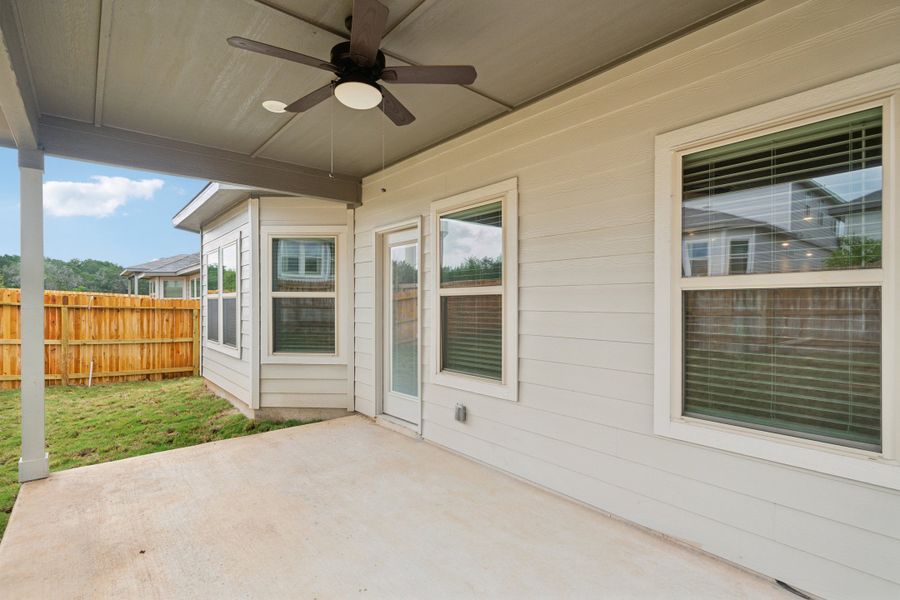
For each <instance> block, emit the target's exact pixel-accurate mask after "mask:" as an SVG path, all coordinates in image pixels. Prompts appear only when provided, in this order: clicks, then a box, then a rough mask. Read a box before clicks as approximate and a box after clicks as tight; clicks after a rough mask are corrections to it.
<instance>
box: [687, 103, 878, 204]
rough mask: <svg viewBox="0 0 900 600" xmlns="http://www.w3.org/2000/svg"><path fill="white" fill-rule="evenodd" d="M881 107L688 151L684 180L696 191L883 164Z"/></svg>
mask: <svg viewBox="0 0 900 600" xmlns="http://www.w3.org/2000/svg"><path fill="white" fill-rule="evenodd" d="M881 142H882V140H881V108H872V109H869V110H865V111H861V112H857V113H852V114H849V115H844V116H841V117H836V118H833V119H826V120H824V121H819V122H817V123H812V124H810V125H805V126H802V127H795V128H793V129H788V130H786V131H779V132H776V133H772V134H769V135H764V136H760V137H756V138H753V139H750V140H746V141H743V142H736V143H734V144H727V145H725V146H720V147H718V148H713V149H710V150H704V151H702V152H695V153H693V154H688V155H686V156H685V157H684V158H683V160H682V165H683V168H684V172H683V176H682V185H683V186H684V189H683V191H684V194H685V197H687V196H688V195H689V194H694V193H704V194H705V193H708V192H710V191H712V190H717V189H721V188H727V189H728V190H729V191H731V190H734V189H735V187H740V186H749V187H756V186H757V185H759V183H760V182H766V183H768V182H770V181H771V180H772V179H774V180H776V181H778V180H785V181H795V180H799V179H812V178H814V177H821V176H823V175H829V174H831V173H836V172H842V171H847V170H853V169H864V168H867V167H869V166H875V165H880V164H881Z"/></svg>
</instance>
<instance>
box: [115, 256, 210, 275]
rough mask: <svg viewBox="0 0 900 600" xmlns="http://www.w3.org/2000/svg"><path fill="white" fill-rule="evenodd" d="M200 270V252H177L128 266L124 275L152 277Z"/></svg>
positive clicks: (185, 273) (184, 273) (123, 272)
mask: <svg viewBox="0 0 900 600" xmlns="http://www.w3.org/2000/svg"><path fill="white" fill-rule="evenodd" d="M199 271H200V254H199V253H193V254H177V255H175V256H169V257H166V258H157V259H156V260H151V261H150V262H145V263H141V264H139V265H134V266H131V267H126V268H125V270H124V271H122V276H123V277H127V276H131V275H141V276H142V277H148V276H150V277H152V276H157V275H189V274H191V273H198V272H199Z"/></svg>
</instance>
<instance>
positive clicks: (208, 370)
mask: <svg viewBox="0 0 900 600" xmlns="http://www.w3.org/2000/svg"><path fill="white" fill-rule="evenodd" d="M235 231H240V236H241V245H240V248H241V261H240V262H241V272H240V279H241V282H240V295H241V306H240V309H241V332H240V334H241V335H240V345H241V356H240V358H237V357H234V356H231V355H229V354H224V353H222V352H219V351H217V350H216V349H215V348H214V347H211V346H210V345H209V344H208V343H207V341H206V318H207V315H206V301H205V299H201V304H202V305H203V306H202V308H201V331H202V334H203V335H202V342H201V343H202V344H203V351H202V358H203V377H204V378H206V379H208V380H209V381H210V382H212V383H214V384H215V385H217V386H219V387H220V388H222V389H223V390H225V391H226V392H228V393H230V394H231V395H233V396H234V397H236V398H237V399H239V400H240V401H242V402H245V403H247V404H248V405H249V404H250V403H251V397H250V396H251V394H250V345H251V343H252V339H253V334H252V325H253V320H252V318H251V310H250V302H251V299H252V296H253V294H252V290H251V282H250V269H251V268H252V264H251V251H250V250H251V247H250V217H249V212H248V207H247V203H246V202H245V203H242V204H241V205H239V206H237V207H235V208H233V209H231V210H229V211H228V212H227V213H225V214H224V215H222V216H221V217H219V218H218V219H216V220H215V221H213V222H212V223H210V224H208V225H204V226H203V232H202V247H203V253H202V256H203V257H205V256H206V253H207V252H211V251H213V250H214V249H215V248H218V247H219V245H220V244H221V241H222V237H223V236H226V235H229V234H232V233H234V232H235ZM204 260H205V258H204ZM204 268H205V263H204V265H203V266H202V267H201V274H202V281H203V285H204V293H205V289H206V288H205V286H206V277H205V274H204V273H202V270H203V269H204Z"/></svg>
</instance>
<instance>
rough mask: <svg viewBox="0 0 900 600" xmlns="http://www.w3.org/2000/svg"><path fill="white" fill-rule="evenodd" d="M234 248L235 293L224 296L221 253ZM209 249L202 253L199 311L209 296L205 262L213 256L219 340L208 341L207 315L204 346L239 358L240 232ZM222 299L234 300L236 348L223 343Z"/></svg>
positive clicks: (217, 241) (203, 308)
mask: <svg viewBox="0 0 900 600" xmlns="http://www.w3.org/2000/svg"><path fill="white" fill-rule="evenodd" d="M232 245H233V246H235V251H236V253H237V264H236V269H237V272H236V273H235V291H234V292H231V293H228V294H225V293H223V292H222V251H223V250H224V249H225V248H227V247H228V246H232ZM210 246H211V248H210V249H209V250H207V251H205V252H204V253H203V262H202V265H201V269H202V272H201V274H202V280H201V288H202V298H201V309H202V310H203V311H206V310H207V306H208V303H207V302H206V300H207V299H208V298H209V297H210V296H209V288H208V283H209V282H208V281H207V272H208V270H207V268H206V261H207V257H208V256H209V255H210V254H215V255H216V256H217V257H218V261H219V276H218V277H219V290H218V292H217V293H216V294H215V297H216V298H218V299H219V302H218V305H217V306H218V311H219V331H218V333H219V339H218V340H211V339H209V316H208V315H207V327H206V334H205V335H204V340H205V343H206V346H207V347H208V348H210V349H212V350H215V351H216V352H221V353H222V354H226V355H228V356H233V357H234V358H241V346H242V343H241V276H242V273H241V232H240V230H237V231H234V232H232V233H229V234H228V235H224V236H222V237H220V238H218V239H216V240H215V242H214V244H211V245H210ZM224 298H235V304H236V307H235V308H236V310H235V318H236V319H237V323H236V324H235V341H236V342H237V346H229V345H227V344H225V343H224V342H223V338H224V333H225V328H224V326H223V325H224V323H225V319H224V315H225V308H224V304H225V303H224V302H223V301H222V300H223V299H224Z"/></svg>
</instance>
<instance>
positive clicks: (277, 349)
mask: <svg viewBox="0 0 900 600" xmlns="http://www.w3.org/2000/svg"><path fill="white" fill-rule="evenodd" d="M336 250H337V238H335V237H330V236H319V237H290V238H288V237H279V238H272V248H271V256H272V260H271V279H272V289H271V310H272V318H271V328H272V329H271V331H272V336H271V351H272V352H273V353H275V354H318V355H332V356H333V355H335V354H336V353H337V327H336V323H337V321H336V309H337V284H336V281H337V280H336V274H337V261H336V256H337V255H336Z"/></svg>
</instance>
